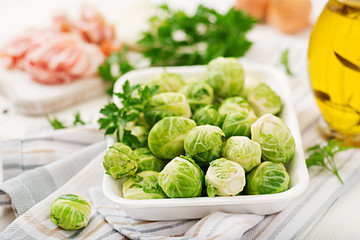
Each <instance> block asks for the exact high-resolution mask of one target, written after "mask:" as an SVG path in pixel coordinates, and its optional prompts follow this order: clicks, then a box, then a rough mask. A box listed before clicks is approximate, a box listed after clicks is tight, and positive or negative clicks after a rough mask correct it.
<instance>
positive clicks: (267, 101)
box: [247, 83, 282, 117]
mask: <svg viewBox="0 0 360 240" xmlns="http://www.w3.org/2000/svg"><path fill="white" fill-rule="evenodd" d="M247 99H248V101H249V104H250V106H251V107H252V108H253V109H254V111H255V113H256V115H257V116H258V117H260V116H262V115H264V114H265V113H272V114H274V115H275V114H278V113H279V112H280V111H281V109H282V102H281V98H280V97H279V96H278V95H277V94H276V93H275V92H274V91H273V90H272V89H271V88H270V87H269V86H268V85H266V84H265V83H261V84H259V85H258V86H257V87H256V88H255V89H254V90H253V91H252V92H250V93H249V95H248V98H247Z"/></svg>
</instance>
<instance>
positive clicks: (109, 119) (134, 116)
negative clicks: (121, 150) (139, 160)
mask: <svg viewBox="0 0 360 240" xmlns="http://www.w3.org/2000/svg"><path fill="white" fill-rule="evenodd" d="M158 89H159V87H158V86H152V87H148V86H141V85H139V84H137V85H133V86H130V83H129V81H126V82H125V83H124V85H123V91H122V92H121V93H115V95H116V96H117V97H118V98H119V99H120V100H121V104H122V107H118V106H117V105H116V104H115V103H113V102H110V103H108V104H107V105H105V106H104V107H103V108H102V109H101V110H100V113H101V114H102V115H103V117H101V118H100V119H99V120H98V123H99V124H100V129H105V135H112V134H115V136H116V138H117V141H119V142H123V143H125V144H127V145H129V146H131V145H133V144H136V143H139V139H138V138H137V137H136V136H134V135H133V134H132V133H131V130H127V129H126V127H127V124H128V123H131V122H135V125H140V115H141V113H142V112H143V111H144V105H145V103H146V101H147V100H148V99H149V98H150V97H151V96H152V95H154V94H155V93H156V92H157V91H158Z"/></svg>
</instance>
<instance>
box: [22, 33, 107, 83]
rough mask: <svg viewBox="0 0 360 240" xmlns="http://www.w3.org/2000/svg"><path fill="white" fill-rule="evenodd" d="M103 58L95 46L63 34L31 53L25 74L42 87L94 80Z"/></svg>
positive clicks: (76, 37) (74, 36)
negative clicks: (92, 78) (93, 77)
mask: <svg viewBox="0 0 360 240" xmlns="http://www.w3.org/2000/svg"><path fill="white" fill-rule="evenodd" d="M104 58H105V56H104V55H103V53H102V52H101V51H100V49H99V48H98V47H97V46H96V45H94V44H88V43H85V42H84V41H82V39H81V38H79V37H78V36H77V35H74V34H61V35H58V36H56V37H55V38H53V39H52V40H51V41H49V42H47V43H44V44H43V45H41V46H40V47H38V48H37V49H35V50H34V51H32V52H31V53H30V54H29V55H28V56H27V57H26V59H25V70H26V71H27V72H28V73H29V74H30V75H31V76H32V78H33V79H34V80H35V81H37V82H39V83H43V84H59V83H67V82H70V81H73V80H75V79H78V78H83V77H90V76H93V75H94V74H95V73H96V71H97V66H99V65H100V64H101V63H102V62H103V61H104Z"/></svg>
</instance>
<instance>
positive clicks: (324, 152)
mask: <svg viewBox="0 0 360 240" xmlns="http://www.w3.org/2000/svg"><path fill="white" fill-rule="evenodd" d="M342 144H343V142H341V141H339V140H336V139H331V140H329V141H328V142H327V145H324V146H322V145H320V144H316V145H314V146H312V147H310V148H308V149H307V152H309V153H310V155H309V157H308V158H307V159H306V165H307V167H311V166H320V167H324V168H326V169H327V170H328V171H330V172H332V173H333V174H334V175H336V176H337V178H338V179H339V180H340V182H341V183H342V184H344V182H343V181H342V179H341V177H340V175H339V172H338V170H337V167H336V165H335V159H334V157H335V154H336V153H338V152H342V151H346V150H348V149H350V148H353V147H345V146H342Z"/></svg>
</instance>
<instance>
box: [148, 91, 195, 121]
mask: <svg viewBox="0 0 360 240" xmlns="http://www.w3.org/2000/svg"><path fill="white" fill-rule="evenodd" d="M170 116H179V117H186V118H190V117H191V110H190V106H189V103H188V102H187V100H186V97H185V96H184V94H182V93H160V94H157V95H154V96H152V97H151V98H150V99H149V101H148V102H147V103H146V104H145V109H144V117H145V121H146V122H147V124H149V125H150V126H153V125H154V124H155V123H157V122H158V121H160V120H161V119H163V118H164V117H170Z"/></svg>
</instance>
